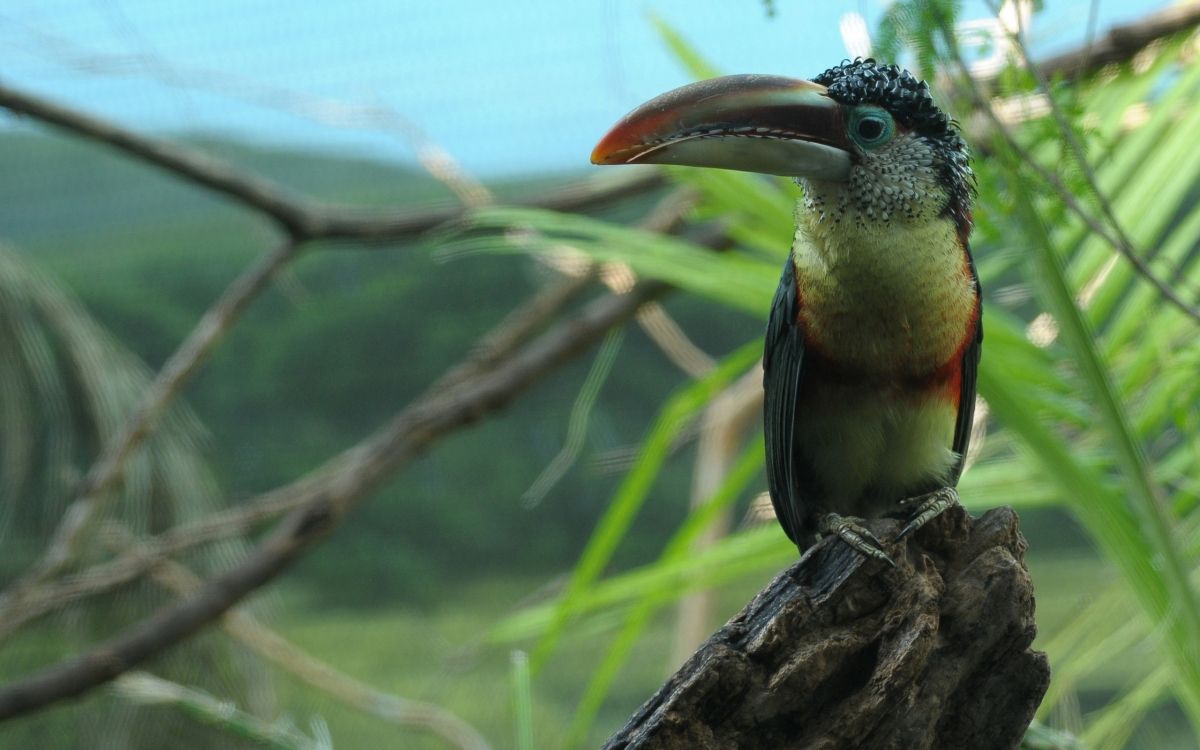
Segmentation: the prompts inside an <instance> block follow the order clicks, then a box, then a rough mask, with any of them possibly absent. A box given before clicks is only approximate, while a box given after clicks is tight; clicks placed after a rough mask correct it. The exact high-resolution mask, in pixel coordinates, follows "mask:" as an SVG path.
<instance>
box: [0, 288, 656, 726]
mask: <svg viewBox="0 0 1200 750" xmlns="http://www.w3.org/2000/svg"><path fill="white" fill-rule="evenodd" d="M668 288H669V287H668V286H667V285H665V284H663V283H660V282H654V281H649V282H642V283H640V284H638V285H637V286H636V287H634V289H633V290H632V291H631V292H629V293H628V294H624V295H620V296H610V297H604V298H601V299H599V300H597V301H595V302H593V303H591V304H590V305H588V306H587V307H586V308H585V309H584V310H583V311H582V312H581V313H580V314H579V315H578V316H576V317H575V318H574V319H572V320H569V321H566V322H564V323H562V324H560V325H559V326H558V327H556V328H555V329H553V330H551V331H549V332H547V333H546V334H544V335H543V336H541V337H540V338H538V339H536V340H534V341H533V342H531V343H530V344H529V345H528V346H526V347H525V348H524V349H523V350H521V351H519V352H517V353H516V354H514V355H513V356H512V357H510V358H509V359H507V360H506V361H505V362H503V363H502V364H499V365H497V366H495V367H493V368H492V369H490V370H488V371H486V372H483V373H481V374H479V375H478V376H475V377H472V378H469V379H468V380H466V381H464V382H462V383H461V384H459V385H458V386H456V387H454V388H451V389H449V390H448V391H447V392H442V393H434V394H430V395H428V396H426V397H425V398H423V399H421V400H419V401H418V402H416V403H414V404H413V405H412V406H410V407H409V408H407V409H405V410H404V411H402V412H401V413H400V414H399V415H397V417H396V418H395V419H394V420H393V421H392V422H391V424H389V425H388V426H387V427H385V428H384V429H382V430H381V431H380V432H378V433H377V434H376V435H375V436H374V437H373V438H371V439H368V440H366V441H364V442H363V443H360V444H359V445H357V446H355V447H354V448H351V449H349V450H347V451H345V452H344V453H342V454H341V455H340V456H338V457H337V458H335V459H334V460H333V461H330V462H329V463H328V464H327V465H326V466H325V467H323V469H322V470H318V471H317V472H314V474H312V475H309V477H306V478H305V479H302V480H300V481H298V482H296V483H294V484H293V485H289V486H287V487H283V488H281V489H278V490H276V491H274V492H271V493H268V495H266V496H264V497H263V498H262V500H263V501H264V502H273V501H283V500H287V501H290V502H300V503H302V505H301V506H300V507H299V508H298V509H297V510H295V511H293V512H292V513H290V514H289V515H288V517H287V518H285V519H284V520H283V522H281V523H280V525H279V527H278V528H277V529H276V530H275V531H274V532H273V533H271V534H270V535H269V536H268V537H267V539H266V540H265V541H263V542H262V543H261V544H260V545H259V546H258V547H257V548H256V549H255V550H254V551H253V552H252V553H251V554H250V555H249V557H247V559H246V560H245V561H243V562H242V563H240V564H239V565H237V566H236V567H235V568H233V569H231V570H229V571H228V572H226V573H224V574H221V575H219V576H216V577H214V578H212V579H210V580H209V581H208V582H206V583H205V585H204V586H203V587H202V588H201V589H200V590H199V591H198V592H197V594H196V595H194V596H192V597H190V598H188V599H184V600H182V601H180V602H178V603H176V604H172V605H170V606H167V607H165V608H163V609H162V610H160V611H159V612H157V613H155V614H154V615H151V616H150V617H148V618H146V619H144V620H142V621H141V622H139V623H136V624H135V625H133V626H131V627H129V628H128V629H126V630H125V631H123V632H122V633H120V634H119V635H117V636H116V637H114V638H112V639H110V640H108V641H106V642H105V643H102V644H100V645H99V646H97V647H95V648H93V649H92V650H91V651H89V652H87V653H85V654H83V655H81V656H79V657H75V658H71V659H68V660H66V661H64V662H61V663H59V664H57V665H54V666H51V667H49V668H47V669H45V670H43V671H42V672H40V673H38V674H36V675H34V676H32V677H28V678H25V679H22V680H18V681H16V682H13V683H10V684H9V685H7V686H5V687H3V688H0V720H2V719H5V718H9V717H12V716H16V715H19V714H23V713H27V712H29V711H33V710H36V709H38V708H41V707H43V706H46V705H48V704H50V703H53V702H55V701H59V700H62V699H65V698H70V697H73V696H76V695H79V694H81V693H83V692H85V691H87V690H89V689H91V688H93V687H95V686H97V685H100V684H103V683H104V682H107V681H109V680H111V679H113V678H114V677H116V676H117V675H119V674H121V673H123V672H125V671H127V670H129V669H131V668H133V667H135V666H136V665H137V664H139V663H141V662H142V661H144V660H146V659H148V658H150V657H151V656H154V655H155V654H158V653H160V652H162V651H164V650H165V649H167V648H170V647H171V646H173V645H175V644H176V643H179V642H180V641H182V640H183V639H185V638H187V637H188V636H189V635H191V634H192V633H194V632H196V631H197V630H198V629H200V628H202V627H204V626H205V625H207V624H209V623H211V622H212V621H213V620H215V619H216V618H217V617H219V616H221V614H222V613H224V612H225V611H227V610H228V609H229V608H230V607H232V606H233V605H235V604H236V603H237V602H238V601H240V600H241V599H243V598H244V597H245V596H247V595H248V594H249V593H250V592H252V591H254V590H255V589H256V588H258V587H259V586H262V585H263V584H265V583H267V582H268V581H270V580H272V579H274V578H275V577H276V576H278V575H279V574H280V573H282V572H283V571H284V570H285V569H287V568H288V567H289V566H290V565H291V564H292V563H293V562H294V561H295V560H296V559H297V558H298V557H299V556H300V555H301V554H303V553H304V552H305V551H307V550H308V549H309V548H311V547H312V546H313V545H314V544H315V543H317V542H318V541H320V540H321V539H323V538H325V536H326V535H327V534H328V533H329V532H331V531H332V530H333V529H334V528H336V527H337V526H338V525H339V524H340V523H341V521H342V520H343V518H344V517H345V515H346V513H347V512H349V511H350V510H351V509H352V508H353V507H354V506H355V505H356V504H357V503H358V502H360V501H361V500H363V499H364V498H365V497H366V496H367V495H369V494H370V493H371V492H373V491H374V490H375V489H376V488H377V487H378V486H379V484H380V483H381V482H382V481H383V479H384V478H385V477H387V476H389V475H390V474H391V473H393V472H395V471H396V470H398V469H399V468H401V467H402V466H404V465H405V464H407V463H408V462H410V461H412V460H413V459H414V458H415V457H416V456H417V455H419V454H420V453H421V452H422V451H423V450H425V449H426V448H427V447H428V446H429V445H430V444H431V443H433V442H434V441H435V440H436V439H437V438H438V437H440V436H441V435H443V434H445V433H446V432H449V431H451V430H454V429H456V428H459V427H462V426H465V425H467V424H470V423H472V422H474V421H476V420H478V419H480V418H482V417H483V416H484V415H486V414H488V413H490V412H492V411H495V410H497V409H499V408H501V407H503V406H505V405H506V404H507V403H508V402H509V401H511V400H512V399H513V398H515V397H516V396H517V395H519V394H520V393H522V392H523V391H524V390H526V389H527V388H528V387H529V386H531V385H532V384H533V383H535V382H537V381H538V380H539V379H540V378H542V377H543V376H545V375H546V374H547V373H549V372H551V371H552V370H554V369H555V368H557V367H558V366H560V365H562V364H564V363H565V362H567V361H569V360H570V359H571V358H572V357H574V356H576V355H577V354H579V353H581V352H582V351H584V350H585V349H587V348H589V347H590V346H592V345H593V344H594V343H595V342H596V341H597V340H598V339H599V338H600V337H601V336H603V335H604V333H605V332H606V331H607V330H608V329H609V328H611V327H612V326H614V325H620V324H622V323H624V322H626V321H627V320H629V319H630V318H631V317H632V316H633V315H634V314H636V312H637V310H638V308H639V307H640V306H641V305H642V304H644V303H645V302H647V301H649V300H651V299H654V298H656V297H658V296H660V295H661V294H663V293H664V292H665V291H667V289H668Z"/></svg>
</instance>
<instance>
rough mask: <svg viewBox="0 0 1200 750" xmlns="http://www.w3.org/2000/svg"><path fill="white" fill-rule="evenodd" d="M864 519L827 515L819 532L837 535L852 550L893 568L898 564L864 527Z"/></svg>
mask: <svg viewBox="0 0 1200 750" xmlns="http://www.w3.org/2000/svg"><path fill="white" fill-rule="evenodd" d="M862 524H863V519H861V518H857V517H855V516H839V515H838V514H837V513H826V514H825V515H824V516H822V517H821V521H820V523H819V524H818V530H819V531H820V532H821V533H822V534H836V535H837V536H838V538H839V539H841V540H842V541H843V542H845V543H846V544H848V545H850V547H851V548H853V549H856V550H858V551H859V552H861V553H862V554H864V555H866V556H867V557H873V558H875V559H876V560H882V561H884V562H886V563H887V564H888V565H891V566H892V567H893V568H894V567H896V563H895V561H894V560H892V558H891V557H890V556H888V553H886V552H884V551H883V542H881V541H879V538H878V537H876V536H875V535H874V534H872V533H871V530H870V529H868V528H867V527H865V526H863V525H862Z"/></svg>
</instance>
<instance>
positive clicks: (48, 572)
mask: <svg viewBox="0 0 1200 750" xmlns="http://www.w3.org/2000/svg"><path fill="white" fill-rule="evenodd" d="M296 251H297V245H296V243H295V242H293V241H292V240H290V239H289V240H285V241H284V242H282V243H281V244H280V245H279V246H278V247H277V248H276V249H275V250H274V251H272V252H270V253H267V254H266V255H264V256H263V257H262V258H261V259H260V260H259V262H258V263H256V264H255V265H253V266H251V267H250V268H248V269H246V271H245V272H244V273H242V275H241V276H239V277H238V278H236V279H235V280H234V281H233V283H232V284H230V285H229V287H228V288H227V289H226V290H225V292H224V294H222V295H221V297H220V298H219V299H218V300H217V301H216V302H215V303H214V304H213V306H212V307H211V308H209V310H208V311H207V312H206V313H205V314H204V316H203V317H201V319H200V321H199V322H198V323H197V324H196V327H195V328H194V329H192V332H191V333H190V334H188V337H187V338H186V339H185V340H184V341H183V343H182V344H180V346H179V348H178V349H177V350H176V351H175V352H174V353H173V354H172V355H171V357H170V358H169V359H168V360H167V362H166V363H165V364H164V365H163V367H162V369H161V370H160V371H159V373H158V375H157V376H156V377H155V379H154V382H152V383H151V384H150V386H149V388H148V389H147V390H146V393H145V394H144V395H143V397H142V400H141V403H139V404H138V406H137V408H136V409H135V411H134V412H133V414H132V415H131V416H130V417H129V419H128V421H127V422H126V423H125V426H124V427H123V428H122V430H121V432H120V434H119V435H118V436H117V437H116V438H115V439H114V440H112V441H111V442H109V444H108V445H106V446H105V448H104V451H103V453H102V454H101V456H100V457H99V458H98V459H97V460H96V462H95V463H94V464H93V465H92V468H91V470H90V471H89V472H88V475H87V477H86V478H85V479H84V481H83V485H82V487H81V488H80V490H79V493H78V495H77V497H76V499H75V500H74V501H73V502H72V503H71V505H70V506H68V507H67V509H66V511H65V512H64V513H63V517H62V519H61V521H60V522H59V524H58V527H57V528H56V529H55V531H54V534H53V535H52V537H51V540H50V544H49V546H48V547H47V549H46V551H45V552H44V553H43V555H42V557H41V559H39V560H38V562H37V563H35V564H34V566H33V568H32V569H31V570H30V571H29V572H28V573H27V574H26V575H25V576H23V577H22V579H21V580H20V581H19V582H18V583H17V584H15V585H14V586H13V587H12V589H11V590H10V591H9V592H8V593H6V594H5V595H4V596H3V597H0V609H5V608H7V609H21V608H22V607H21V599H22V596H23V592H26V591H28V590H29V589H30V588H31V587H32V586H34V585H36V584H37V583H38V582H40V581H43V580H45V579H46V578H48V577H50V576H52V575H54V574H56V573H58V572H59V571H61V570H62V569H63V567H65V566H66V565H67V564H68V563H69V562H70V561H71V560H72V559H73V557H74V556H75V553H76V551H77V547H78V544H79V540H80V539H81V538H83V537H84V536H85V532H86V531H87V530H88V529H89V528H91V526H92V524H93V523H94V521H95V520H96V518H98V517H99V512H100V510H101V508H102V507H103V505H104V500H105V498H106V497H107V496H108V493H109V492H110V490H112V489H114V486H115V485H116V484H117V483H118V482H119V481H120V479H121V476H122V471H123V467H124V465H125V461H126V460H127V459H128V458H129V456H130V454H131V453H132V452H133V450H134V449H135V448H136V447H137V446H138V445H139V444H140V443H141V442H142V440H143V438H145V437H146V435H147V434H149V432H150V431H151V430H152V429H153V428H154V426H155V424H156V422H157V421H158V418H159V417H160V416H161V415H162V413H163V412H164V410H165V409H166V407H167V405H168V404H169V403H170V402H171V400H172V399H174V398H175V396H176V394H178V393H179V391H180V389H181V388H182V387H183V386H184V384H185V383H186V382H187V381H188V380H189V379H190V378H191V376H192V375H193V374H194V373H195V372H196V369H197V368H198V367H199V366H200V364H201V363H202V362H203V361H204V360H205V358H206V357H207V356H208V354H209V353H210V352H211V351H212V348H213V347H214V346H215V345H216V343H217V341H218V340H219V339H220V338H221V337H222V336H223V335H224V334H225V332H226V331H228V330H229V327H230V326H232V325H233V322H234V321H235V320H236V319H237V317H238V315H240V314H241V312H242V311H243V310H245V308H246V306H247V305H249V304H250V302H251V301H252V300H253V299H254V298H255V297H256V296H258V294H259V293H260V292H261V291H262V290H263V289H264V288H265V287H266V285H267V282H269V281H270V279H271V277H272V276H274V275H275V273H276V272H277V271H278V270H279V269H280V268H281V267H283V265H284V264H286V263H287V262H288V261H289V260H291V259H292V258H293V257H294V256H295V254H296Z"/></svg>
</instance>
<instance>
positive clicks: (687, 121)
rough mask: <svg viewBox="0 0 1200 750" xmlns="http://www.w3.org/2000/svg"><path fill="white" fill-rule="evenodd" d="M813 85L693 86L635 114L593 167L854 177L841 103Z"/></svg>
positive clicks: (746, 78) (742, 81) (776, 81)
mask: <svg viewBox="0 0 1200 750" xmlns="http://www.w3.org/2000/svg"><path fill="white" fill-rule="evenodd" d="M826 91H827V89H826V88H825V87H824V86H822V85H820V84H817V83H812V82H811V81H802V80H797V79H794V78H781V77H779V76H766V75H736V76H723V77H721V78H713V79H711V80H708V81H700V82H698V83H693V84H689V85H687V86H683V87H681V88H677V89H675V90H674V91H668V92H667V93H665V94H662V95H661V96H657V97H655V98H653V99H651V100H650V101H648V102H646V103H645V104H643V105H642V106H640V107H638V108H637V109H635V110H633V111H632V112H630V113H629V114H628V115H626V116H625V117H624V118H623V119H622V120H621V121H620V122H618V123H617V124H616V125H615V126H614V127H613V129H612V130H610V131H609V132H608V135H606V136H604V138H602V139H601V140H600V143H599V144H597V146H596V148H595V150H594V151H592V163H593V164H684V165H688V166H693V167H716V168H719V169H736V170H739V171H742V172H762V173H764V174H775V175H783V176H787V177H807V178H811V179H815V180H828V181H842V180H846V179H847V178H848V177H849V174H850V164H851V160H850V153H851V149H852V148H853V146H852V145H851V143H850V141H849V139H848V138H847V136H846V125H845V121H844V115H843V111H842V106H841V105H840V104H838V103H837V102H836V101H834V100H833V99H830V98H829V97H828V96H827V95H826Z"/></svg>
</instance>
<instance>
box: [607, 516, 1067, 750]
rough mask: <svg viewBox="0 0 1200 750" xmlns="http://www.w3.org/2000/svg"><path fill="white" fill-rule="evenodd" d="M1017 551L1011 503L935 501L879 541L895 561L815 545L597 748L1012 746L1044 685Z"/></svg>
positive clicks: (888, 528)
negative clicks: (912, 522)
mask: <svg viewBox="0 0 1200 750" xmlns="http://www.w3.org/2000/svg"><path fill="white" fill-rule="evenodd" d="M870 525H871V527H872V529H873V530H874V531H875V532H876V534H877V535H878V536H879V537H880V538H881V539H891V538H894V536H895V534H896V532H897V531H898V529H899V524H898V522H896V521H892V520H886V519H885V520H881V521H873V522H871V524H870ZM1025 547H1026V544H1025V539H1024V537H1022V536H1021V534H1020V532H1019V530H1018V525H1017V515H1016V513H1014V512H1013V511H1012V509H1010V508H999V509H996V510H992V511H989V512H988V513H986V514H984V515H983V516H982V517H980V518H978V519H972V518H971V516H970V515H968V514H967V513H966V512H965V511H963V510H962V509H960V508H952V509H951V510H948V511H947V512H946V513H944V514H943V515H942V516H941V517H940V518H938V519H935V520H934V521H932V522H930V523H929V524H928V525H927V526H926V527H925V528H924V529H922V530H920V531H919V532H917V533H916V534H915V535H914V536H913V537H912V538H911V539H908V540H906V541H904V542H900V543H898V544H895V545H891V546H890V548H889V553H890V554H891V555H892V556H893V558H894V559H895V560H896V562H897V567H896V568H895V569H892V568H890V567H888V566H887V565H886V564H885V563H882V562H879V561H874V560H867V559H865V558H863V557H862V556H861V555H859V554H857V553H855V552H853V551H851V550H850V548H849V547H847V546H846V545H845V544H843V543H841V542H840V541H837V540H834V539H825V540H824V541H822V542H821V543H820V544H818V545H816V546H815V547H814V548H813V549H811V550H809V552H807V553H806V554H805V555H804V556H803V557H802V558H801V559H800V561H799V562H797V563H796V564H795V565H793V566H792V567H790V568H789V569H787V570H786V571H784V572H783V573H781V574H780V575H779V576H778V577H776V578H775V580H774V581H772V582H771V584H770V585H768V586H767V587H766V588H765V589H763V590H762V591H761V592H759V594H758V595H757V596H756V597H755V598H754V600H753V601H751V602H750V604H748V605H747V606H746V608H745V609H743V610H742V611H741V612H740V613H739V614H738V615H737V616H735V617H734V618H733V619H732V620H730V621H729V622H728V623H727V624H726V625H725V626H724V627H723V628H721V630H719V631H718V632H717V633H716V634H715V635H713V636H712V637H711V638H709V639H708V641H707V642H706V643H705V644H704V645H703V646H701V648H700V650H699V651H697V652H696V653H695V654H693V655H692V657H691V658H690V659H689V660H688V661H687V663H686V664H684V665H683V667H681V668H680V669H679V671H678V672H676V673H675V675H674V676H673V677H671V679H670V680H668V681H667V683H666V684H665V685H663V686H662V688H660V689H659V691H658V693H657V694H655V695H654V697H652V698H651V699H650V700H649V701H647V702H646V703H645V704H644V705H643V706H642V707H641V708H640V709H639V710H638V711H637V712H636V713H635V714H634V715H633V717H632V718H630V720H629V722H628V723H627V724H626V725H625V727H624V728H623V729H621V730H620V731H619V732H617V733H616V734H615V735H613V736H612V737H611V738H610V739H609V740H608V742H607V743H606V744H605V748H607V749H609V750H617V749H618V748H620V749H621V750H633V749H634V748H637V749H638V750H651V749H652V748H653V749H654V750H674V749H676V748H679V749H682V748H688V749H689V750H707V749H709V748H714V749H715V748H721V749H722V750H726V749H730V748H781V749H783V748H806V749H819V748H829V749H831V750H832V749H833V748H860V747H861V748H871V749H872V750H884V749H885V748H896V749H897V750H899V749H901V748H903V750H919V749H920V748H974V749H975V750H988V749H989V748H1013V747H1016V746H1017V745H1018V744H1019V743H1020V741H1021V736H1022V734H1023V733H1024V731H1025V728H1026V726H1028V724H1029V722H1030V720H1031V719H1032V718H1033V713H1034V710H1035V709H1036V708H1037V706H1038V703H1039V702H1040V701H1041V699H1042V695H1043V694H1044V693H1045V690H1046V686H1047V684H1048V683H1049V680H1050V668H1049V665H1048V663H1047V661H1046V656H1045V655H1044V654H1042V653H1040V652H1037V651H1034V650H1032V649H1031V648H1030V644H1031V643H1032V641H1033V638H1034V635H1035V634H1036V632H1037V631H1036V627H1035V625H1034V618H1033V611H1034V601H1033V585H1032V583H1031V582H1030V579H1029V574H1028V572H1027V571H1026V569H1025V565H1024V563H1023V561H1022V557H1023V554H1024V552H1025Z"/></svg>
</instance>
